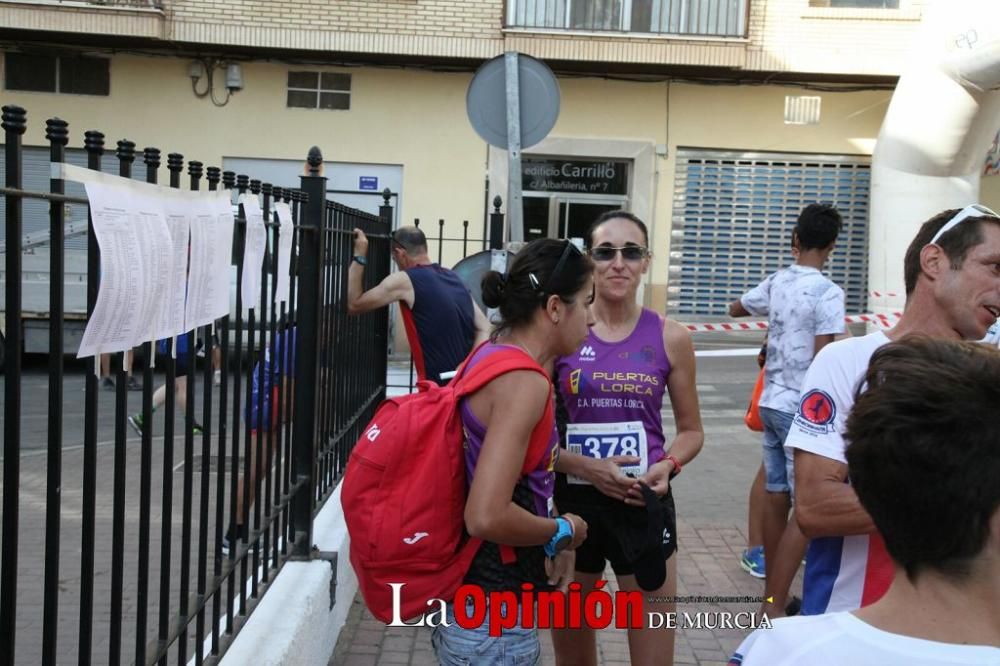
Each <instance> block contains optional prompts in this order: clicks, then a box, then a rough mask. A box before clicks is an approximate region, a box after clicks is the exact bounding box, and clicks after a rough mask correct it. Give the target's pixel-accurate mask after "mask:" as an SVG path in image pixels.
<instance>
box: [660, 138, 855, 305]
mask: <svg viewBox="0 0 1000 666" xmlns="http://www.w3.org/2000/svg"><path fill="white" fill-rule="evenodd" d="M869 180H870V166H869V159H868V158H866V157H858V156H838V155H802V154H799V155H796V154H781V153H740V152H726V151H714V150H696V149H681V150H678V152H677V174H676V179H675V185H674V210H673V227H672V230H671V251H670V263H669V271H670V279H669V282H668V285H667V293H668V297H667V307H668V310H669V311H670V312H671V313H674V314H679V315H702V316H713V315H725V313H726V305H727V304H728V303H730V302H731V301H732V300H733V299H735V298H737V297H738V296H739V295H740V294H742V293H743V292H745V291H746V290H747V289H749V288H751V287H753V286H754V285H756V284H757V283H758V282H760V281H761V280H762V279H764V278H765V277H766V276H767V275H768V274H770V273H772V272H774V271H776V270H778V269H779V268H781V267H783V266H786V265H788V264H789V263H790V262H791V260H792V257H791V250H790V245H789V244H790V239H791V231H792V228H793V227H794V226H795V220H796V218H797V217H798V214H799V211H800V210H801V209H802V207H803V206H805V205H807V204H810V203H814V202H823V203H831V204H833V205H834V206H836V207H837V209H838V210H839V211H840V213H841V215H842V216H843V218H844V229H843V231H842V232H841V234H840V237H839V238H838V240H837V246H836V249H835V250H834V252H833V254H832V255H831V257H830V261H829V263H828V264H827V267H826V271H825V272H826V274H827V275H828V276H829V277H830V279H832V280H833V281H834V282H836V283H837V284H838V285H840V286H841V287H842V288H843V289H844V292H845V294H846V297H847V311H848V312H849V313H850V312H862V311H863V308H864V307H865V306H866V304H867V302H868V299H867V294H866V292H867V284H868V192H869Z"/></svg>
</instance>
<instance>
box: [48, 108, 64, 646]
mask: <svg viewBox="0 0 1000 666" xmlns="http://www.w3.org/2000/svg"><path fill="white" fill-rule="evenodd" d="M46 126H47V127H46V133H45V134H46V137H45V138H47V139H48V140H49V142H50V143H51V146H50V151H49V160H50V161H51V162H53V163H55V162H63V161H65V159H66V144H67V143H68V142H69V132H68V130H67V125H66V121H65V120H60V119H58V118H51V119H49V120H48V121H47V122H46ZM49 189H51V191H52V192H54V193H56V194H65V192H66V183H65V182H64V181H63V180H61V179H55V178H53V179H52V180H51V181H50V184H49ZM65 215H66V207H65V206H64V205H63V204H61V203H59V202H55V201H53V202H51V203H50V204H49V222H50V224H51V229H52V231H51V234H52V236H51V238H52V244H51V253H52V254H51V262H50V265H49V274H50V275H51V281H50V283H49V433H48V435H49V441H48V445H49V459H48V461H47V462H46V465H45V471H46V475H47V477H48V479H47V484H46V500H45V592H44V598H45V606H44V613H43V617H44V619H43V621H42V663H43V664H55V663H56V645H57V639H58V636H59V632H58V626H59V509H60V507H61V500H60V498H61V492H62V444H63V443H62V436H63V422H62V421H63V409H62V408H63V301H64V299H63V274H64V272H65V271H64V265H65V264H64V256H63V253H64V252H65V248H64V246H63V231H64V223H65V221H64V218H65Z"/></svg>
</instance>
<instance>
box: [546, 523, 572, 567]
mask: <svg viewBox="0 0 1000 666" xmlns="http://www.w3.org/2000/svg"><path fill="white" fill-rule="evenodd" d="M572 541H573V523H571V522H569V521H568V520H566V519H565V518H563V517H561V516H560V517H559V518H556V533H555V534H553V535H552V538H551V539H549V542H548V543H547V544H545V554H546V555H548V556H549V557H555V556H556V553H558V552H559V551H560V550H563V549H564V548H566V547H567V546H569V544H570V543H571V542H572Z"/></svg>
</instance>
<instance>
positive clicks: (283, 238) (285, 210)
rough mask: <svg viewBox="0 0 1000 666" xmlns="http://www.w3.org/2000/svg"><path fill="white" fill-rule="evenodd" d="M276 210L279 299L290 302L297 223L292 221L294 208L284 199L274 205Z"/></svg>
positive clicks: (280, 301) (279, 300) (277, 286)
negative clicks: (290, 272) (291, 269)
mask: <svg viewBox="0 0 1000 666" xmlns="http://www.w3.org/2000/svg"><path fill="white" fill-rule="evenodd" d="M274 210H275V212H277V213H278V224H279V225H280V226H279V227H278V284H277V285H276V287H275V289H276V290H277V299H278V302H279V303H282V302H284V303H287V302H288V292H289V290H290V289H291V285H290V284H289V283H290V282H291V281H290V280H289V277H288V275H289V268H290V267H291V265H292V243H293V241H294V240H295V225H294V223H293V222H292V209H291V208H290V207H289V206H288V204H287V203H285V202H284V201H279V202H278V203H276V204H275V205H274Z"/></svg>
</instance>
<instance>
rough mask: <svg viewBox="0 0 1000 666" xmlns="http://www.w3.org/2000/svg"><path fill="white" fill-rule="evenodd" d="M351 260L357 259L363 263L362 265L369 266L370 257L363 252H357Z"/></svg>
mask: <svg viewBox="0 0 1000 666" xmlns="http://www.w3.org/2000/svg"><path fill="white" fill-rule="evenodd" d="M351 261H356V262H358V263H359V264H361V265H362V266H367V265H368V257H366V256H365V255H363V254H356V255H354V256H353V257H351Z"/></svg>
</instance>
